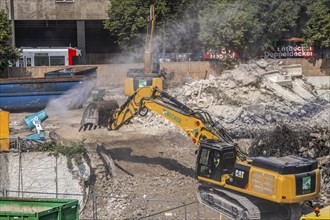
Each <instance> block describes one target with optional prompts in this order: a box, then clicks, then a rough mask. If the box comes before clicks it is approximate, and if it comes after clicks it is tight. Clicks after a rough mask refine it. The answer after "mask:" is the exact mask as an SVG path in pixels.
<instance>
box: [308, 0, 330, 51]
mask: <svg viewBox="0 0 330 220" xmlns="http://www.w3.org/2000/svg"><path fill="white" fill-rule="evenodd" d="M307 14H308V16H309V20H308V21H307V24H306V27H305V28H304V30H303V34H304V38H305V42H306V43H307V44H308V45H312V46H314V47H315V48H321V49H322V48H326V47H330V0H317V1H313V2H312V4H310V5H309V6H308V7H307Z"/></svg>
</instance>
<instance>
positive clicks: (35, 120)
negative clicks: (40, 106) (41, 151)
mask: <svg viewBox="0 0 330 220" xmlns="http://www.w3.org/2000/svg"><path fill="white" fill-rule="evenodd" d="M47 118H48V115H47V113H46V111H45V110H41V111H39V112H37V113H33V114H31V115H29V116H26V117H25V118H24V123H25V124H26V125H27V127H28V128H29V130H31V131H32V130H33V129H34V128H35V129H36V130H37V133H34V134H30V135H28V136H27V139H28V140H44V139H45V130H44V129H43V128H42V126H41V123H42V122H43V121H45V120H46V119H47Z"/></svg>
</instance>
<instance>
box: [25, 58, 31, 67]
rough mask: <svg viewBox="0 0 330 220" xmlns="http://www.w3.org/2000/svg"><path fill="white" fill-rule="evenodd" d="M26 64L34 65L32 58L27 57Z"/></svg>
mask: <svg viewBox="0 0 330 220" xmlns="http://www.w3.org/2000/svg"><path fill="white" fill-rule="evenodd" d="M26 66H32V62H31V58H26Z"/></svg>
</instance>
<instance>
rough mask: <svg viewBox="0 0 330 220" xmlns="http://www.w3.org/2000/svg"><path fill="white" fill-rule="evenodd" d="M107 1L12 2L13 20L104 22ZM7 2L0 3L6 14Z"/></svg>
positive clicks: (35, 0)
mask: <svg viewBox="0 0 330 220" xmlns="http://www.w3.org/2000/svg"><path fill="white" fill-rule="evenodd" d="M109 3H110V1H109V0H92V1H91V0H74V2H70V3H69V2H56V0H28V1H27V0H14V12H15V13H14V16H15V20H93V19H99V20H104V19H106V18H107V13H106V10H107V8H108V5H109ZM8 8H9V0H1V1H0V9H6V10H7V12H8Z"/></svg>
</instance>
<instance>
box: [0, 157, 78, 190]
mask: <svg viewBox="0 0 330 220" xmlns="http://www.w3.org/2000/svg"><path fill="white" fill-rule="evenodd" d="M66 161H67V160H66V158H65V157H63V156H60V157H59V158H58V159H57V162H56V159H55V157H53V156H48V153H40V152H29V153H22V154H21V159H20V157H19V154H18V153H2V154H0V165H1V166H0V188H2V189H7V190H13V191H18V190H20V191H30V192H44V193H56V185H57V190H58V193H70V194H75V193H77V194H81V193H82V192H83V190H84V189H83V188H82V186H80V185H79V178H77V177H76V176H74V174H73V173H72V172H71V171H69V170H68V168H67V163H66ZM55 168H57V182H56V181H55V180H56V169H55ZM20 170H21V171H20ZM9 196H17V195H15V194H14V193H13V194H9ZM34 196H36V195H34Z"/></svg>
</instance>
